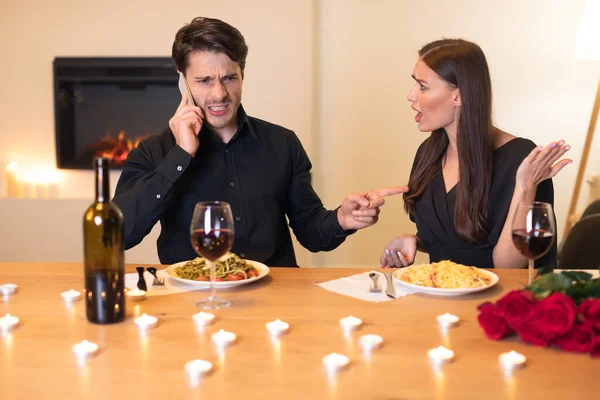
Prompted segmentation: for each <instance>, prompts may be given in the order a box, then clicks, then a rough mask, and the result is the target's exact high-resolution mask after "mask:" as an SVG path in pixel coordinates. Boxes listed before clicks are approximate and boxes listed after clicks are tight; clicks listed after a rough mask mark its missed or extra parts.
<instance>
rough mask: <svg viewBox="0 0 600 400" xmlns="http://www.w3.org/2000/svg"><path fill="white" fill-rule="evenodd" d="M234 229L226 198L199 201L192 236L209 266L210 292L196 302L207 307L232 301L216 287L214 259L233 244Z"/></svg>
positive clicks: (199, 252) (228, 303) (191, 226)
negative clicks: (223, 295)
mask: <svg viewBox="0 0 600 400" xmlns="http://www.w3.org/2000/svg"><path fill="white" fill-rule="evenodd" d="M233 237H234V229H233V216H232V215H231V207H229V204H228V203H226V202H224V201H205V202H200V203H197V204H196V207H195V208H194V215H193V216H192V223H191V225H190V238H191V240H192V247H193V248H194V250H195V251H196V253H198V255H200V256H202V257H204V258H205V259H206V263H207V264H208V266H209V268H210V295H209V296H208V299H206V300H202V301H199V302H197V303H196V305H197V306H198V307H204V308H205V309H217V308H221V307H229V306H230V305H231V302H230V301H228V300H224V299H219V298H217V297H215V296H216V288H215V261H217V260H218V259H219V258H220V257H221V256H223V255H225V254H226V253H227V252H228V251H229V250H231V246H232V245H233Z"/></svg>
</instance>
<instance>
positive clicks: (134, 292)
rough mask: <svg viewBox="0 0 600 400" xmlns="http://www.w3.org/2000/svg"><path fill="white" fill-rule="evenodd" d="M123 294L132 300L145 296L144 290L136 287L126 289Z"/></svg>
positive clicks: (141, 298) (142, 298)
mask: <svg viewBox="0 0 600 400" xmlns="http://www.w3.org/2000/svg"><path fill="white" fill-rule="evenodd" d="M125 295H126V296H127V297H129V298H130V299H132V300H135V301H139V300H144V299H145V298H146V291H145V290H140V289H138V288H135V289H131V290H128V291H127V292H126V293H125Z"/></svg>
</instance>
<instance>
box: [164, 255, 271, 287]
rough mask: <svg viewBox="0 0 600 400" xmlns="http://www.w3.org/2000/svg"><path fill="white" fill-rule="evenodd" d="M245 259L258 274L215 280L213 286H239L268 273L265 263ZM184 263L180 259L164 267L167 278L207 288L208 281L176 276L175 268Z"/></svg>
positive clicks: (254, 280) (208, 285)
mask: <svg viewBox="0 0 600 400" xmlns="http://www.w3.org/2000/svg"><path fill="white" fill-rule="evenodd" d="M245 261H246V263H247V264H250V265H251V266H253V267H254V268H256V269H257V270H258V273H259V275H258V276H256V277H254V278H249V279H243V280H240V281H221V282H219V281H217V282H215V287H216V288H217V289H224V288H231V287H236V286H240V285H246V284H248V283H252V282H256V281H257V280H259V279H261V278H264V277H265V276H267V275H269V267H267V266H266V265H265V264H262V263H259V262H258V261H251V260H245ZM185 263H187V261H182V262H180V263H177V264H173V265H169V266H168V267H167V268H166V272H167V275H169V278H170V279H174V280H176V281H178V282H182V283H185V284H188V285H190V286H195V287H197V288H199V289H209V288H210V281H194V280H191V279H183V278H180V277H179V276H177V274H176V273H175V268H177V267H181V266H183V265H185Z"/></svg>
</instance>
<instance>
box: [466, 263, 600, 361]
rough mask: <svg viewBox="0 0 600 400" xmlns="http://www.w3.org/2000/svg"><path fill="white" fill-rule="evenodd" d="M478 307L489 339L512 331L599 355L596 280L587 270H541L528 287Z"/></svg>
mask: <svg viewBox="0 0 600 400" xmlns="http://www.w3.org/2000/svg"><path fill="white" fill-rule="evenodd" d="M478 309H479V311H480V313H479V316H478V318H477V320H478V322H479V325H480V326H481V328H482V329H483V331H484V332H485V334H486V336H487V337H488V338H489V339H492V340H499V339H502V338H504V337H507V336H511V335H513V334H515V333H516V334H517V335H519V337H520V338H521V340H522V341H524V342H526V343H530V344H533V345H537V346H544V347H547V346H551V345H552V346H556V347H559V348H561V349H563V350H566V351H575V352H581V353H590V354H591V355H592V357H600V279H598V278H596V279H592V275H590V274H588V273H586V272H580V271H563V272H561V273H559V274H555V273H553V271H552V269H551V268H549V267H546V268H540V270H538V275H537V278H536V279H535V280H534V281H533V283H532V284H531V285H529V286H527V287H525V288H524V289H523V290H514V291H511V292H509V293H507V294H506V295H504V296H503V297H502V298H501V299H499V300H498V301H497V302H496V303H491V302H487V303H483V304H481V305H480V306H479V307H478Z"/></svg>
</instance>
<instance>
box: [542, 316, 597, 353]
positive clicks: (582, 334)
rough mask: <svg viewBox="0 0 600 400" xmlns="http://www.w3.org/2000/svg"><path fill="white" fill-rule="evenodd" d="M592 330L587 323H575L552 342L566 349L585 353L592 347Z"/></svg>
mask: <svg viewBox="0 0 600 400" xmlns="http://www.w3.org/2000/svg"><path fill="white" fill-rule="evenodd" d="M593 339H594V331H593V329H592V326H591V325H589V324H585V323H583V324H576V325H575V326H573V328H572V329H571V330H570V331H569V332H567V333H565V334H564V335H562V336H559V337H558V338H556V339H555V340H554V341H553V342H552V344H554V345H556V346H558V347H560V348H561V349H563V350H566V351H576V352H579V353H587V352H588V351H590V350H591V348H592V340H593Z"/></svg>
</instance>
